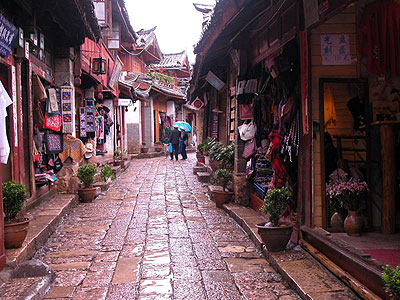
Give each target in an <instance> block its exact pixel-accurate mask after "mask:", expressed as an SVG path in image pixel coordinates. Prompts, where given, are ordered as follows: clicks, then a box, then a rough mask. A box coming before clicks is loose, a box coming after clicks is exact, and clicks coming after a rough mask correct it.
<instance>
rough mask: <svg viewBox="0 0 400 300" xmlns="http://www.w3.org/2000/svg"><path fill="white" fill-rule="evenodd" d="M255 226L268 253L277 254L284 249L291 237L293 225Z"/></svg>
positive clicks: (261, 224)
mask: <svg viewBox="0 0 400 300" xmlns="http://www.w3.org/2000/svg"><path fill="white" fill-rule="evenodd" d="M256 226H257V228H258V234H259V235H260V236H261V239H262V241H263V243H264V245H265V247H267V249H268V250H269V251H271V252H278V251H283V250H285V249H286V245H287V243H288V242H289V240H290V236H291V235H292V231H293V225H286V226H280V227H268V226H265V223H259V224H256Z"/></svg>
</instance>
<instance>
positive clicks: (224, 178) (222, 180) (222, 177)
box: [215, 169, 233, 191]
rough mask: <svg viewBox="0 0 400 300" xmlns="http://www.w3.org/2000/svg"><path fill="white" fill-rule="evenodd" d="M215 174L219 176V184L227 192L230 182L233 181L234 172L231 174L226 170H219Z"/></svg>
mask: <svg viewBox="0 0 400 300" xmlns="http://www.w3.org/2000/svg"><path fill="white" fill-rule="evenodd" d="M215 174H216V175H217V181H218V183H219V184H220V185H221V186H222V187H223V189H224V191H225V189H226V187H227V186H228V184H229V182H231V181H232V180H233V174H232V172H229V171H228V170H226V169H219V170H217V171H215Z"/></svg>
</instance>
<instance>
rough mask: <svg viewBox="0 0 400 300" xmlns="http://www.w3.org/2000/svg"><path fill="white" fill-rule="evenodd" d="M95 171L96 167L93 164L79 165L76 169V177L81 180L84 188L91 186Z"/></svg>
mask: <svg viewBox="0 0 400 300" xmlns="http://www.w3.org/2000/svg"><path fill="white" fill-rule="evenodd" d="M96 172H97V168H96V167H95V166H93V165H84V166H80V167H79V169H78V178H79V179H80V181H82V183H83V185H84V186H85V188H89V187H91V185H92V183H93V182H94V175H95V174H96Z"/></svg>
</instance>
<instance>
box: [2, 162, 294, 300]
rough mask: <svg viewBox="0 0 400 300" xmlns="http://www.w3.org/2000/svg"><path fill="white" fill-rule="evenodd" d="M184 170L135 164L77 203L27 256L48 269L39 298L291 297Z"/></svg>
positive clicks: (182, 165) (185, 165)
mask: <svg viewBox="0 0 400 300" xmlns="http://www.w3.org/2000/svg"><path fill="white" fill-rule="evenodd" d="M193 165H194V156H193V155H190V156H189V159H188V160H187V161H178V162H176V161H170V160H169V159H165V158H164V157H161V158H154V159H144V160H136V161H135V163H134V164H132V165H131V167H130V168H129V169H128V170H127V171H126V172H125V173H124V174H122V175H121V177H120V178H118V179H117V180H116V181H114V183H113V186H112V187H111V188H110V189H109V191H108V192H106V193H105V194H104V195H102V196H100V197H98V198H97V199H96V200H95V201H94V202H93V203H80V204H79V205H78V206H76V207H75V208H74V209H73V210H72V212H71V214H70V215H68V216H67V217H66V218H65V220H64V221H63V222H62V224H61V225H60V226H59V227H58V229H57V230H56V232H55V233H54V234H53V235H52V236H51V238H50V239H49V240H48V242H47V244H46V245H45V247H44V248H43V249H41V251H40V252H39V253H38V255H37V257H36V258H39V259H42V260H43V261H44V262H45V263H47V264H49V265H50V267H51V268H52V269H53V270H55V272H56V279H55V280H54V282H53V284H52V287H51V290H50V292H49V293H48V294H47V296H46V297H45V299H61V298H62V299H75V300H77V299H84V300H89V299H96V300H100V299H110V300H111V299H175V300H176V299H196V300H200V299H218V300H222V299H234V300H236V299H285V300H289V299H298V298H297V296H296V294H295V293H294V292H293V291H291V290H290V289H288V288H287V287H286V286H285V284H284V283H283V282H282V279H281V276H280V275H279V274H277V273H276V272H275V271H274V270H273V269H272V268H271V267H270V266H269V265H268V263H267V261H266V260H265V259H264V258H263V257H262V255H261V254H260V253H259V252H258V251H257V249H256V248H255V246H254V244H253V243H252V242H251V241H250V239H249V237H248V236H247V234H245V233H244V231H243V230H242V229H241V228H240V227H239V226H238V225H237V224H236V223H235V221H233V220H232V219H231V218H230V217H229V216H227V215H226V213H225V212H224V211H223V210H221V209H218V208H216V207H215V203H213V202H212V201H210V200H209V199H208V197H207V187H206V186H204V185H202V184H201V183H199V182H198V181H197V179H196V176H195V175H193V174H192V166H193ZM2 299H3V298H2ZM8 299H11V298H8Z"/></svg>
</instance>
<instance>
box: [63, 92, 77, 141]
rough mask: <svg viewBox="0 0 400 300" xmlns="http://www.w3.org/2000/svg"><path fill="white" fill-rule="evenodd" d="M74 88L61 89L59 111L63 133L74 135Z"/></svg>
mask: <svg viewBox="0 0 400 300" xmlns="http://www.w3.org/2000/svg"><path fill="white" fill-rule="evenodd" d="M74 95H75V92H74V88H73V87H71V86H62V87H61V109H62V116H61V117H62V125H63V129H62V132H63V133H71V134H72V133H74V128H75V124H74V123H75V122H74V121H75V105H74V104H75V100H74Z"/></svg>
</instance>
